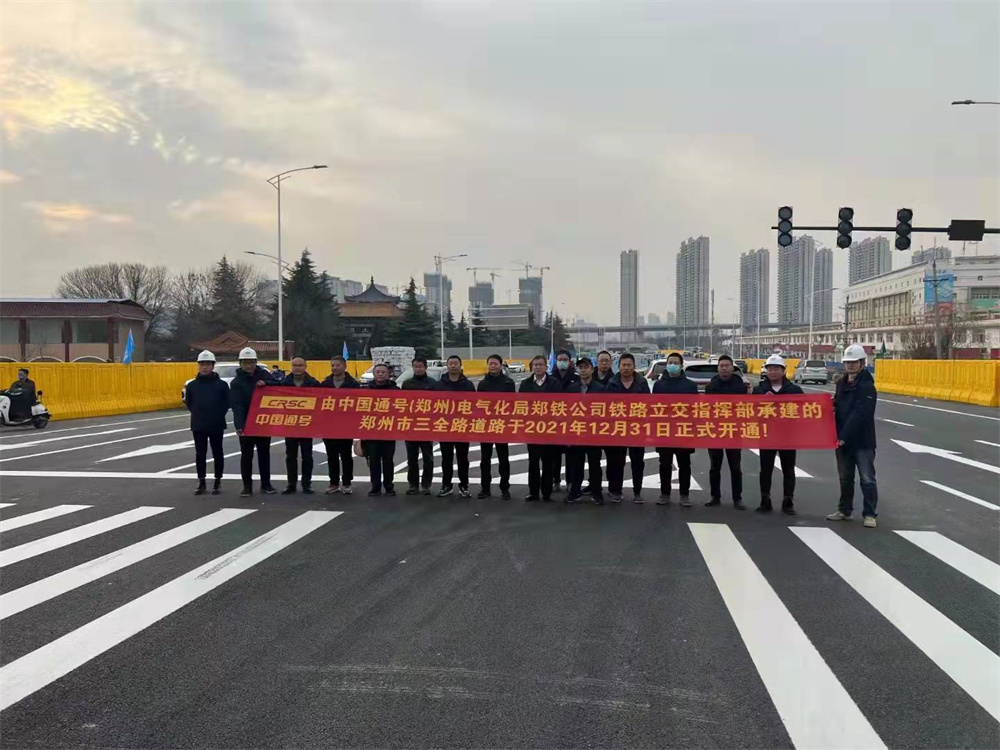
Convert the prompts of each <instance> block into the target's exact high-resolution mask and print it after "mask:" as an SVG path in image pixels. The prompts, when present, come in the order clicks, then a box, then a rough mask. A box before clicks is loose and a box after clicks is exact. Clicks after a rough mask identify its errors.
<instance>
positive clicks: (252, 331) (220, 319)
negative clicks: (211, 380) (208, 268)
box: [205, 255, 261, 338]
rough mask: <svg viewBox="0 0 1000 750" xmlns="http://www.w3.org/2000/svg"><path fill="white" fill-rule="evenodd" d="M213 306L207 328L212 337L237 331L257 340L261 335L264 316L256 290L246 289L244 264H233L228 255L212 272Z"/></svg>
mask: <svg viewBox="0 0 1000 750" xmlns="http://www.w3.org/2000/svg"><path fill="white" fill-rule="evenodd" d="M211 284H212V293H211V305H210V306H209V309H208V313H207V314H206V316H205V324H206V327H207V328H208V330H209V332H210V333H211V334H213V335H217V334H220V333H223V332H225V331H236V332H238V333H242V334H243V335H245V336H249V337H251V338H252V337H254V336H256V335H258V334H259V333H260V329H261V315H260V312H261V311H260V309H259V306H258V305H257V303H256V299H255V296H254V295H255V292H256V290H253V289H249V288H248V287H247V282H246V279H245V278H244V277H243V274H242V269H241V264H238V263H237V264H234V263H230V262H229V260H228V259H227V258H226V256H225V255H223V256H222V258H221V259H220V260H219V262H218V263H217V264H216V266H215V268H214V269H212V281H211Z"/></svg>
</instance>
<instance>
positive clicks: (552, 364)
mask: <svg viewBox="0 0 1000 750" xmlns="http://www.w3.org/2000/svg"><path fill="white" fill-rule="evenodd" d="M555 371H556V350H555V349H553V350H552V351H551V352H549V372H555Z"/></svg>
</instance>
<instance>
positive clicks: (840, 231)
mask: <svg viewBox="0 0 1000 750" xmlns="http://www.w3.org/2000/svg"><path fill="white" fill-rule="evenodd" d="M837 218H838V219H840V221H839V222H838V223H837V247H841V248H847V247H850V246H851V232H853V231H854V209H853V208H851V207H850V206H844V207H843V208H842V209H840V211H839V212H838V213H837Z"/></svg>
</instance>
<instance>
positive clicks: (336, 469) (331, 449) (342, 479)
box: [320, 354, 361, 495]
mask: <svg viewBox="0 0 1000 750" xmlns="http://www.w3.org/2000/svg"><path fill="white" fill-rule="evenodd" d="M320 387H321V388H334V389H336V390H340V389H341V388H345V389H354V388H360V387H361V384H360V383H359V382H358V381H357V380H355V379H354V378H353V377H352V376H351V373H349V372H348V371H347V360H346V359H344V358H343V357H341V356H340V355H339V354H338V355H337V356H335V357H333V358H332V359H331V360H330V374H329V375H328V376H327V378H326V380H324V381H323V382H322V383H320ZM323 445H324V446H326V457H327V468H328V469H329V474H330V486H329V487H327V488H326V493H325V494H327V495H335V494H337V493H338V492H343V493H344V494H345V495H350V494H351V493H352V492H353V491H354V490H353V488H352V487H351V482H353V481H354V440H352V439H351V438H323Z"/></svg>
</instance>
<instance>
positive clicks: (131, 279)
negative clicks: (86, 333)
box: [56, 262, 173, 333]
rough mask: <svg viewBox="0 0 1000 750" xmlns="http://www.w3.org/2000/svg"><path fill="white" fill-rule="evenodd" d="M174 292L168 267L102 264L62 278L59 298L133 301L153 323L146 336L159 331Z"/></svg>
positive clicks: (74, 271)
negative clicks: (140, 306)
mask: <svg viewBox="0 0 1000 750" xmlns="http://www.w3.org/2000/svg"><path fill="white" fill-rule="evenodd" d="M172 292H173V288H172V283H171V278H170V272H169V271H167V267H166V266H146V265H143V264H142V263H116V262H111V263H100V264H97V265H93V266H84V267H83V268H75V269H73V270H72V271H69V272H67V273H64V274H63V275H62V276H61V277H60V278H59V286H58V287H57V288H56V294H58V295H59V296H60V297H63V298H65V299H81V298H82V299H130V300H132V301H133V302H138V303H139V304H140V305H142V306H143V307H144V308H145V309H146V311H147V312H149V314H150V315H152V316H153V317H152V319H151V320H150V322H149V330H148V331H147V333H154V332H156V331H158V330H159V328H160V327H161V326H160V320H159V318H160V317H161V314H162V313H163V312H164V309H165V308H166V307H167V305H169V303H170V302H171V296H172Z"/></svg>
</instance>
